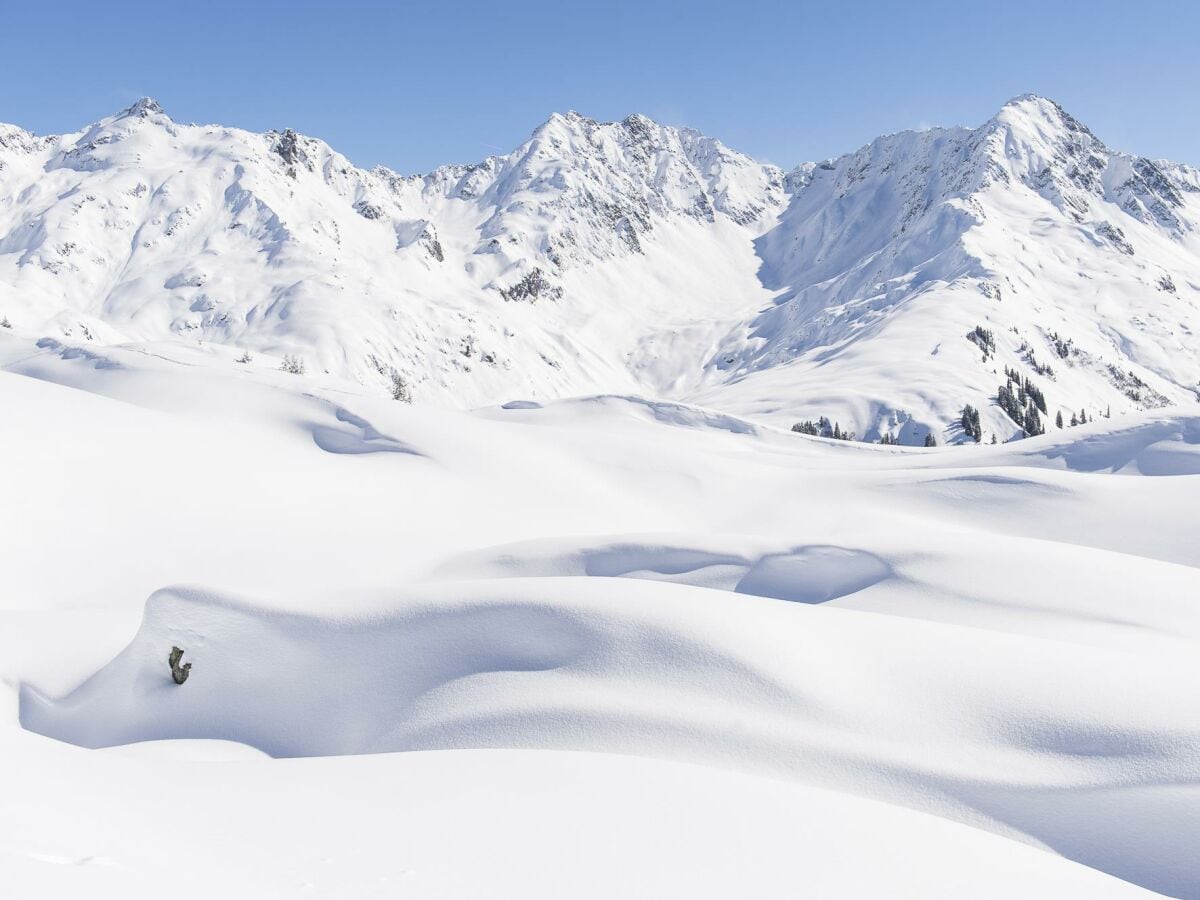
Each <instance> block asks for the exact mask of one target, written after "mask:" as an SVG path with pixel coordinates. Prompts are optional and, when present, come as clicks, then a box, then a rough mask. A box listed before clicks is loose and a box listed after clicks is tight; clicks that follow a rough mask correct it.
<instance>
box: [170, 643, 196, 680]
mask: <svg viewBox="0 0 1200 900" xmlns="http://www.w3.org/2000/svg"><path fill="white" fill-rule="evenodd" d="M181 659H183V650H181V649H180V648H179V647H172V648H171V655H170V656H169V657H167V662H168V663H169V664H170V666H171V678H173V679H174V680H175V683H176V684H183V683H184V682H185V681H187V680H188V675H189V674H190V673H191V671H192V664H191V663H184V664H183V665H182V666H181V665H180V664H179V660H181Z"/></svg>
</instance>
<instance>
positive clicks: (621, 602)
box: [20, 578, 1200, 887]
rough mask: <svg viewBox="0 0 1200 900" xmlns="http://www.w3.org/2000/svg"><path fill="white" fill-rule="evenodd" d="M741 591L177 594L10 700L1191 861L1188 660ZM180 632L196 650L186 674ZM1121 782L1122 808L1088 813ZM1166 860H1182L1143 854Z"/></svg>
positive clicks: (119, 737)
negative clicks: (504, 760) (93, 658)
mask: <svg viewBox="0 0 1200 900" xmlns="http://www.w3.org/2000/svg"><path fill="white" fill-rule="evenodd" d="M728 597H729V595H728V594H725V593H723V592H717V591H709V590H702V589H698V588H695V587H692V586H688V585H674V584H655V583H650V582H647V581H642V580H619V579H605V578H582V579H581V578H566V579H563V578H540V579H512V580H506V581H492V582H489V581H483V582H473V583H459V584H448V585H444V586H441V587H438V588H436V589H435V588H430V589H428V590H425V591H421V592H417V593H414V594H413V595H411V596H408V597H405V598H399V599H396V598H391V599H387V598H382V597H375V598H369V599H367V600H365V601H362V602H361V603H360V605H359V606H357V607H355V608H354V610H353V611H352V610H344V611H343V612H342V613H340V614H339V615H337V616H328V615H327V616H313V615H301V614H297V613H293V612H287V611H285V609H284V608H281V607H279V606H278V605H274V604H273V605H270V606H264V605H260V604H249V603H247V602H245V601H240V600H235V599H233V598H230V597H228V596H223V595H218V594H214V593H211V592H207V591H203V590H199V589H171V590H164V591H160V592H158V593H156V594H155V595H154V596H153V597H152V598H151V599H150V601H149V602H148V603H147V606H146V611H145V616H144V619H143V622H142V626H141V628H140V629H139V631H138V634H137V636H136V637H135V638H134V640H133V642H132V643H131V644H130V645H129V647H127V648H126V649H125V650H124V651H123V652H122V653H121V654H120V655H119V656H118V657H117V658H116V659H115V660H113V662H112V663H110V664H109V665H108V666H106V667H104V668H103V669H102V670H101V671H100V672H98V673H97V674H96V675H95V676H94V677H93V678H91V679H89V680H88V681H87V682H86V683H84V684H83V685H82V686H80V687H79V688H78V689H77V690H76V691H74V692H72V693H71V694H69V695H68V696H66V697H65V698H63V699H61V700H50V699H47V698H45V697H43V696H41V695H40V694H39V693H38V692H36V691H35V690H33V689H32V688H30V687H25V688H24V689H23V691H22V694H21V707H20V714H21V721H22V723H23V724H24V725H25V727H27V728H29V729H31V730H33V731H37V732H40V733H43V734H47V735H49V736H53V737H57V738H59V739H62V740H66V741H70V742H72V743H77V744H80V745H83V746H87V747H102V746H111V745H115V744H124V743H128V742H132V741H146V740H161V739H167V738H193V739H195V738H201V739H217V740H233V741H238V742H241V743H246V744H250V745H252V746H254V747H257V748H259V749H261V750H263V751H265V752H267V753H270V754H271V755H273V756H316V755H338V754H352V753H369V752H379V751H389V750H418V749H451V748H455V749H463V748H489V747H490V748H526V749H572V750H600V751H605V752H620V753H629V754H636V755H643V756H653V757H662V758H668V759H676V760H683V761H690V762H703V763H708V764H714V765H719V766H722V767H726V768H735V769H739V770H741V771H746V772H751V773H756V774H768V775H774V776H776V777H788V778H790V779H793V780H798V781H801V782H808V783H814V784H821V785H823V786H826V787H837V788H840V789H843V790H850V791H852V792H854V793H858V794H861V795H866V796H872V797H875V798H878V799H884V800H888V801H891V802H898V803H901V804H903V805H907V806H910V807H914V808H917V809H922V810H925V811H929V812H936V813H938V814H941V815H944V816H948V817H950V818H954V819H957V820H959V821H965V822H969V823H973V824H979V825H985V826H987V827H989V828H992V829H993V830H998V831H1000V832H1001V833H1004V834H1007V835H1010V836H1024V837H1025V838H1026V839H1028V840H1034V841H1036V842H1038V843H1041V844H1044V845H1048V846H1050V847H1052V848H1054V849H1056V850H1058V851H1059V852H1061V853H1063V854H1064V855H1067V856H1070V857H1072V858H1074V859H1077V860H1080V861H1082V862H1085V863H1088V864H1093V865H1094V864H1098V863H1101V862H1102V863H1103V867H1104V869H1105V870H1106V871H1109V872H1112V873H1114V874H1117V875H1119V876H1120V877H1123V878H1126V879H1130V880H1134V881H1136V882H1138V883H1142V884H1147V885H1152V886H1153V885H1158V886H1162V885H1173V886H1175V887H1178V886H1179V885H1181V884H1182V882H1180V881H1179V880H1178V879H1181V878H1187V877H1189V876H1187V875H1186V874H1185V873H1186V871H1187V868H1186V866H1187V864H1186V862H1184V860H1185V859H1186V854H1182V855H1180V853H1179V851H1181V849H1182V847H1181V844H1180V842H1181V841H1184V842H1186V841H1187V840H1188V839H1189V838H1188V837H1187V835H1189V834H1194V833H1195V827H1196V825H1197V823H1196V822H1195V821H1194V815H1195V809H1196V802H1197V800H1200V794H1198V793H1197V789H1196V787H1195V779H1196V777H1197V775H1198V774H1200V772H1198V771H1197V769H1196V765H1195V760H1197V759H1200V714H1196V713H1195V712H1194V711H1195V710H1200V703H1192V702H1190V701H1186V702H1185V701H1184V700H1183V699H1182V698H1181V695H1180V690H1181V683H1180V675H1181V672H1180V669H1179V668H1178V665H1179V663H1178V661H1177V660H1175V659H1171V658H1168V659H1165V660H1162V661H1155V660H1148V659H1142V658H1140V657H1135V656H1130V657H1128V658H1123V657H1122V656H1121V655H1120V654H1114V653H1111V652H1104V651H1099V650H1096V649H1094V648H1088V647H1083V646H1069V645H1064V644H1061V643H1059V642H1054V641H1036V640H1029V639H1027V638H1015V637H1011V636H1007V635H1000V634H995V633H991V632H987V631H981V630H975V629H963V628H955V627H950V626H943V625H936V624H933V623H927V622H918V621H913V620H903V619H894V618H892V617H888V616H876V615H871V614H864V613H860V612H854V611H845V610H835V609H832V608H830V607H828V606H820V607H814V606H809V605H806V604H793V603H777V602H774V601H771V600H767V599H760V598H753V597H743V598H738V601H737V602H735V603H731V602H730V600H729V599H727V598H728ZM172 646H180V647H183V648H184V649H185V651H186V656H185V659H190V660H191V661H192V662H193V664H194V667H193V669H192V671H191V675H190V677H189V679H188V680H187V682H186V683H184V684H183V685H181V686H177V685H175V684H174V683H173V682H172V681H171V678H170V675H169V672H168V668H167V665H166V655H167V652H168V651H169V650H170V648H171V647H172ZM885 673H886V674H885ZM1048 684H1053V685H1054V690H1053V691H1052V692H1047V690H1046V686H1047V685H1048ZM1183 690H1185V691H1186V692H1190V693H1195V688H1194V687H1193V688H1186V689H1183ZM1154 698H1157V700H1156V699H1154ZM1118 797H1119V798H1120V803H1121V806H1122V809H1123V810H1124V813H1123V817H1122V821H1121V822H1118V821H1110V822H1108V823H1105V822H1103V821H1098V820H1097V817H1096V815H1095V813H1096V810H1097V808H1099V807H1102V806H1103V805H1104V804H1106V803H1110V802H1113V800H1114V799H1115V798H1118ZM1131 817H1132V818H1133V819H1134V820H1138V821H1141V822H1143V823H1144V827H1143V828H1142V829H1140V830H1139V832H1138V833H1137V834H1136V835H1131V834H1129V833H1128V831H1127V829H1126V828H1125V825H1124V824H1123V822H1124V821H1127V820H1129V819H1130V818H1131ZM1151 822H1153V823H1156V824H1154V825H1151V824H1150V823H1151ZM1151 848H1155V849H1154V851H1153V852H1151ZM1164 848H1167V849H1166V850H1164ZM1164 855H1165V856H1167V857H1168V859H1169V860H1171V862H1170V863H1169V865H1168V868H1166V869H1163V868H1154V869H1153V870H1151V869H1148V868H1147V863H1146V860H1148V859H1152V858H1159V857H1161V856H1164ZM1179 866H1183V867H1184V868H1179Z"/></svg>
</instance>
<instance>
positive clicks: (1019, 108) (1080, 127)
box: [992, 94, 1091, 135]
mask: <svg viewBox="0 0 1200 900" xmlns="http://www.w3.org/2000/svg"><path fill="white" fill-rule="evenodd" d="M992 121H993V122H996V123H998V124H1002V125H1007V126H1013V125H1028V124H1031V123H1032V124H1033V125H1034V127H1041V128H1045V127H1046V126H1050V127H1053V128H1061V129H1065V130H1066V131H1069V132H1072V133H1076V134H1087V135H1090V134H1091V131H1090V130H1088V128H1087V126H1086V125H1084V124H1083V123H1082V122H1080V121H1079V120H1078V119H1076V118H1075V117H1074V116H1072V115H1071V114H1070V113H1069V112H1067V111H1066V110H1065V109H1063V106H1062V104H1061V103H1059V102H1058V101H1056V100H1051V99H1050V98H1049V97H1043V96H1041V95H1040V94H1022V95H1021V96H1019V97H1014V98H1013V99H1011V100H1009V101H1008V102H1007V103H1005V104H1004V106H1002V107H1001V108H1000V111H999V112H998V113H997V114H996V115H995V116H994V117H993V119H992Z"/></svg>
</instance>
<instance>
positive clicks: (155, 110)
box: [118, 97, 167, 119]
mask: <svg viewBox="0 0 1200 900" xmlns="http://www.w3.org/2000/svg"><path fill="white" fill-rule="evenodd" d="M166 114H167V111H166V110H165V109H163V106H162V104H161V103H159V102H158V101H157V100H155V99H154V98H153V97H142V98H141V99H140V100H138V101H137V102H136V103H134V104H132V105H131V106H129V107H127V108H125V109H123V110H121V112H120V113H118V117H119V118H125V117H127V116H136V117H137V118H139V119H145V118H148V117H150V116H165V115H166Z"/></svg>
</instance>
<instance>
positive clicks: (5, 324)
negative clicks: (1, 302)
mask: <svg viewBox="0 0 1200 900" xmlns="http://www.w3.org/2000/svg"><path fill="white" fill-rule="evenodd" d="M0 328H12V322H10V321H8V316H5V317H4V318H3V319H0Z"/></svg>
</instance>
